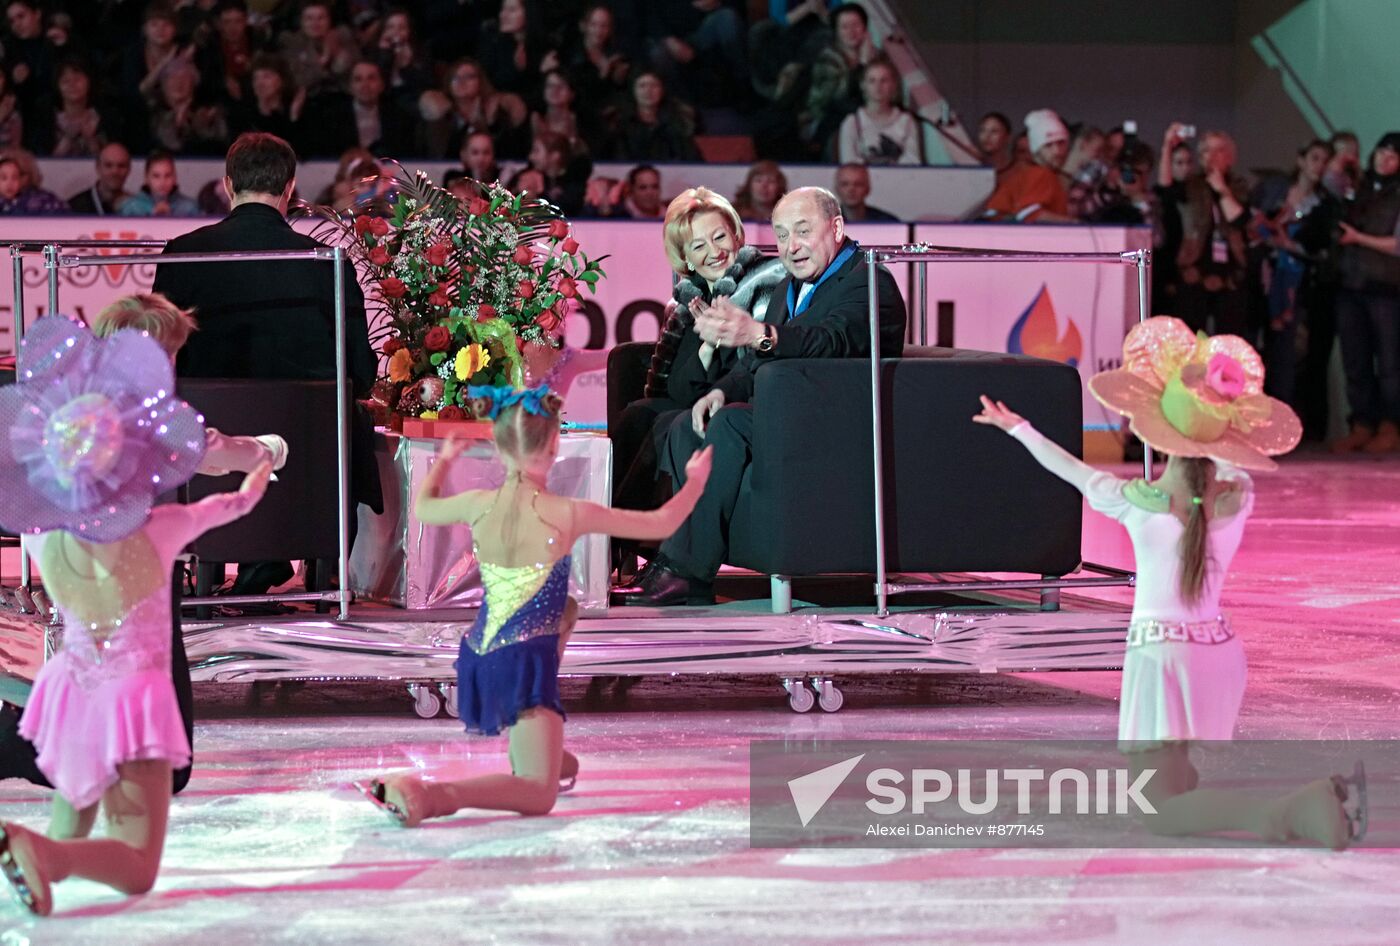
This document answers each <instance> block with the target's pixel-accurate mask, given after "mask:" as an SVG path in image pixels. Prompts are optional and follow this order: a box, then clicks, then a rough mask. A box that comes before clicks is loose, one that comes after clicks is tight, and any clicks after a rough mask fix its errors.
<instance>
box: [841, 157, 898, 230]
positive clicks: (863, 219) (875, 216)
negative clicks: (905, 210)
mask: <svg viewBox="0 0 1400 946" xmlns="http://www.w3.org/2000/svg"><path fill="white" fill-rule="evenodd" d="M869 196H870V169H869V168H867V167H866V166H865V165H864V164H843V165H841V166H840V167H839V168H837V169H836V197H837V199H838V200H840V201H841V216H843V217H845V218H846V222H847V223H890V222H898V220H899V218H898V217H896V216H895V215H894V214H892V213H890V212H889V211H888V210H881V209H880V208H879V207H871V206H870V205H869V204H867V203H866V202H865V199H866V198H867V197H869Z"/></svg>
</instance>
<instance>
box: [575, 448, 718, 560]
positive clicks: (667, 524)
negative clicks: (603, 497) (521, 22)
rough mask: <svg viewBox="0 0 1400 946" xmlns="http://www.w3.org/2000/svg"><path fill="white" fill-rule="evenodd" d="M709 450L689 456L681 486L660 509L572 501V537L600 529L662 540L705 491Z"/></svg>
mask: <svg viewBox="0 0 1400 946" xmlns="http://www.w3.org/2000/svg"><path fill="white" fill-rule="evenodd" d="M713 452H714V451H713V449H712V448H711V447H706V448H705V449H704V450H701V451H700V452H698V453H696V454H694V455H692V456H691V458H690V460H689V461H688V462H687V463H686V465H685V485H684V486H682V487H681V488H680V492H678V493H676V495H674V496H672V497H671V498H670V500H669V501H668V502H667V503H666V505H664V506H662V507H661V508H660V509H655V510H651V511H649V512H648V511H641V510H635V509H612V508H610V507H608V506H600V505H598V504H597V503H589V502H575V503H574V504H573V531H574V535H575V537H577V536H581V535H587V534H589V533H591V532H601V533H603V534H605V535H611V536H616V537H617V538H619V539H664V538H667V537H668V536H670V535H671V533H673V532H675V531H676V530H677V529H679V528H680V526H681V523H682V522H684V521H685V519H686V517H687V516H689V515H690V512H691V510H692V509H694V508H695V504H696V502H698V501H699V499H700V494H701V493H702V492H704V490H705V481H706V480H708V479H709V478H710V461H711V456H712V455H713Z"/></svg>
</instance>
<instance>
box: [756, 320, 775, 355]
mask: <svg viewBox="0 0 1400 946" xmlns="http://www.w3.org/2000/svg"><path fill="white" fill-rule="evenodd" d="M777 341H778V330H777V329H775V328H773V326H771V325H769V324H768V323H766V322H765V323H764V324H763V337H762V338H760V339H759V340H758V341H756V342H754V346H753V348H754V351H756V352H760V353H761V354H765V355H766V354H768V353H769V352H771V351H772V350H773V345H774V344H776V343H777Z"/></svg>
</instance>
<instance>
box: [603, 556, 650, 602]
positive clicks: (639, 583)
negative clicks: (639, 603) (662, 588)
mask: <svg viewBox="0 0 1400 946" xmlns="http://www.w3.org/2000/svg"><path fill="white" fill-rule="evenodd" d="M660 567H661V563H660V562H658V561H657V560H656V559H652V560H651V561H649V562H647V563H646V564H645V565H643V566H642V570H641V571H639V572H637V574H636V577H634V578H633V579H632V581H631V582H630V583H628V584H626V585H618V586H617V587H616V588H614V589H612V593H613V594H615V595H623V596H626V595H639V594H641V593H642V592H643V591H644V590H645V589H646V584H647V582H648V581H650V580H651V575H652V572H654V571H656V570H657V569H658V568H660Z"/></svg>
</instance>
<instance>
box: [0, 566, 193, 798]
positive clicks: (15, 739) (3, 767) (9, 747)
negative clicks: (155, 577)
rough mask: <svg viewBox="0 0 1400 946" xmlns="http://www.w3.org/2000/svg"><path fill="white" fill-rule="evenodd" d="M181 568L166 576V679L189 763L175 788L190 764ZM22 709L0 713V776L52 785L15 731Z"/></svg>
mask: <svg viewBox="0 0 1400 946" xmlns="http://www.w3.org/2000/svg"><path fill="white" fill-rule="evenodd" d="M183 577H184V572H183V569H182V568H181V566H180V565H178V564H177V565H176V566H175V569H174V572H173V574H172V575H171V578H170V614H171V621H170V681H171V682H172V683H173V684H175V701H176V702H177V703H178V704H179V706H180V719H181V721H182V722H183V723H184V724H185V738H187V739H188V740H189V742H190V765H187V766H185V767H184V768H182V769H176V770H175V771H174V773H173V779H172V781H173V790H174V791H175V792H179V791H180V790H181V789H182V788H184V787H185V786H186V785H188V784H189V781H190V768H191V767H192V766H193V764H194V688H193V687H192V686H191V684H190V661H189V657H187V656H186V655H185V635H184V633H183V631H181V629H180V590H181V580H182V579H183ZM22 714H23V711H12V710H11V709H10V708H9V707H6V710H5V712H4V713H3V714H0V779H7V778H22V779H24V780H25V781H27V782H33V783H34V784H35V785H42V786H44V787H45V788H53V786H52V785H51V784H50V783H49V780H48V778H46V777H45V776H44V773H43V772H41V771H39V766H38V764H37V763H36V762H35V756H36V755H37V753H36V752H35V749H34V744H33V743H32V742H30V741H29V740H27V739H25V738H24V737H22V736H21V735H20V734H19V721H20V718H21V716H22Z"/></svg>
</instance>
